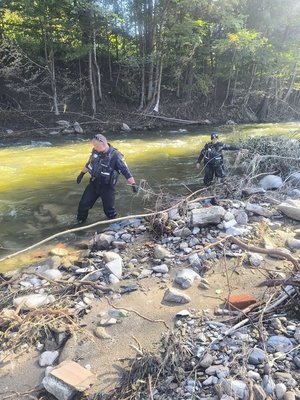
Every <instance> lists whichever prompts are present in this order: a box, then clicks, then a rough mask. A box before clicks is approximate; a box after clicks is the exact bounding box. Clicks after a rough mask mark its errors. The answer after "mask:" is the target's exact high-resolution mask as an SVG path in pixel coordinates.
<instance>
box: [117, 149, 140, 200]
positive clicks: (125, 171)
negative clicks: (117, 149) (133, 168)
mask: <svg viewBox="0 0 300 400" xmlns="http://www.w3.org/2000/svg"><path fill="white" fill-rule="evenodd" d="M115 169H117V170H118V171H120V172H121V174H122V175H124V176H125V178H126V179H127V182H128V184H129V185H130V186H131V187H132V191H133V193H137V192H138V187H137V186H136V184H135V180H134V177H133V176H132V173H131V172H130V171H129V168H128V165H127V164H126V161H125V160H124V158H123V157H121V156H119V157H117V160H116V166H115Z"/></svg>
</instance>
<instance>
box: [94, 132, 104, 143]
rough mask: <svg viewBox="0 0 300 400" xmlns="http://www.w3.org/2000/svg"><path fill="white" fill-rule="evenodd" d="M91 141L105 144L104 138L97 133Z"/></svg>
mask: <svg viewBox="0 0 300 400" xmlns="http://www.w3.org/2000/svg"><path fill="white" fill-rule="evenodd" d="M93 139H95V140H98V141H99V142H103V143H107V139H106V137H105V136H103V135H101V133H97V135H95V136H94V138H93Z"/></svg>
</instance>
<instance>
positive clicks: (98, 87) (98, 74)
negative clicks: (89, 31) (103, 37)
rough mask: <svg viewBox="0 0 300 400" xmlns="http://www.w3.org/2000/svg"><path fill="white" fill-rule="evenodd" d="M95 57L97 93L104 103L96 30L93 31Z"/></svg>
mask: <svg viewBox="0 0 300 400" xmlns="http://www.w3.org/2000/svg"><path fill="white" fill-rule="evenodd" d="M93 56H94V66H95V69H96V77H97V91H98V96H99V99H100V101H102V89H101V72H100V68H99V65H98V63H97V49H96V33H95V29H94V30H93Z"/></svg>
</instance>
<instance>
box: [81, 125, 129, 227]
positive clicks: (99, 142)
mask: <svg viewBox="0 0 300 400" xmlns="http://www.w3.org/2000/svg"><path fill="white" fill-rule="evenodd" d="M92 145H93V150H92V153H91V155H90V158H89V160H88V162H87V163H86V165H85V166H84V167H83V169H82V171H81V172H80V174H79V175H78V177H77V179H76V181H77V183H78V184H79V183H80V182H81V180H82V178H83V177H84V175H85V174H86V173H87V172H89V173H90V175H91V178H90V181H89V184H88V185H87V187H86V188H85V191H84V192H83V195H82V197H81V200H80V202H79V206H78V211H77V222H78V223H79V224H81V223H83V222H85V220H86V219H87V216H88V213H89V210H90V209H91V208H92V207H93V205H94V204H95V202H96V201H97V199H98V198H99V197H100V198H101V200H102V205H103V210H104V213H105V215H106V216H107V218H108V219H113V218H116V216H117V212H116V210H115V185H116V183H117V180H118V176H119V174H120V173H121V174H122V175H124V177H125V178H126V179H127V182H128V184H129V185H130V186H131V187H132V190H133V192H134V193H137V186H136V184H135V180H134V177H133V176H132V174H131V172H130V171H129V169H128V166H127V164H126V162H125V160H124V158H123V156H122V154H121V153H120V152H118V150H117V149H115V148H114V147H113V146H112V145H111V144H110V143H108V142H107V139H106V137H105V136H103V135H101V134H100V133H98V134H97V135H95V136H94V138H93V139H92Z"/></svg>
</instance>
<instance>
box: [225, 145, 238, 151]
mask: <svg viewBox="0 0 300 400" xmlns="http://www.w3.org/2000/svg"><path fill="white" fill-rule="evenodd" d="M222 150H241V148H240V147H239V146H231V145H229V144H223V147H222Z"/></svg>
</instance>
